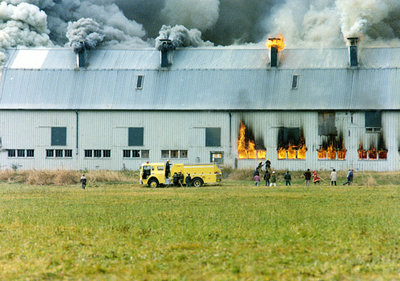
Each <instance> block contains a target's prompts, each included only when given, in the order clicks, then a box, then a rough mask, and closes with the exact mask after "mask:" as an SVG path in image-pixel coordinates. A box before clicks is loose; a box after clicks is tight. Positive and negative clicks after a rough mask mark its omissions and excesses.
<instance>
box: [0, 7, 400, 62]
mask: <svg viewBox="0 0 400 281" xmlns="http://www.w3.org/2000/svg"><path fill="white" fill-rule="evenodd" d="M81 18H92V19H93V20H94V21H95V22H97V23H98V24H99V29H100V30H101V32H102V35H104V38H103V39H102V40H101V41H99V42H98V43H99V44H100V45H101V46H105V47H115V48H142V47H154V45H155V39H154V38H156V37H158V36H159V35H160V34H159V32H160V29H162V27H163V26H164V25H166V26H180V25H182V26H184V27H185V28H186V30H187V31H184V32H183V33H181V34H183V35H184V36H190V35H191V34H192V33H194V32H196V36H198V37H199V36H200V37H201V40H202V41H204V42H207V41H211V42H213V43H214V44H215V45H225V46H227V45H232V44H244V43H259V42H262V41H263V40H265V39H266V37H267V36H275V35H277V34H279V33H282V34H283V35H284V36H285V38H286V43H287V46H288V47H303V46H304V47H310V46H312V47H332V46H334V47H336V46H344V45H345V40H344V37H346V36H362V41H361V42H362V44H366V45H372V44H375V45H382V44H386V45H388V44H389V45H394V44H397V45H400V44H399V42H400V40H399V38H400V1H399V0H286V1H282V0H202V1H198V0H151V1H149V0H2V1H1V5H0V48H3V49H4V48H9V47H17V46H29V47H34V46H44V47H47V46H52V45H55V46H66V45H68V38H67V37H66V33H67V30H68V24H69V23H70V22H77V21H78V20H80V19H81ZM161 32H163V31H161ZM200 32H201V33H200ZM185 40H186V39H185V38H181V41H183V42H185ZM189 41H190V40H189ZM191 42H197V40H193V41H191ZM194 44H195V43H194ZM0 56H1V53H0Z"/></svg>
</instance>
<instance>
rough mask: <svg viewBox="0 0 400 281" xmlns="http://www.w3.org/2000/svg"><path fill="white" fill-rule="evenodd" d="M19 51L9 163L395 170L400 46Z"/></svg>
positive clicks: (4, 110) (10, 67)
mask: <svg viewBox="0 0 400 281" xmlns="http://www.w3.org/2000/svg"><path fill="white" fill-rule="evenodd" d="M162 44H163V45H162V48H160V49H158V50H157V49H137V50H113V49H95V50H88V51H85V52H80V53H78V54H75V53H74V52H73V51H72V50H70V49H62V48H54V49H10V50H8V51H7V61H6V63H5V64H4V66H3V67H2V69H1V85H0V168H1V169H10V168H18V169H111V170H120V169H132V170H136V169H138V167H139V166H140V164H141V163H143V162H146V161H151V162H164V161H166V160H167V159H169V160H170V161H171V162H172V163H174V162H175V163H210V162H216V163H219V164H221V165H225V166H230V167H234V168H254V167H255V166H256V165H257V163H258V162H259V161H265V160H266V159H267V158H268V159H270V161H271V162H272V167H273V168H274V169H290V170H304V169H307V168H310V169H319V170H320V169H332V168H335V169H337V170H345V169H349V168H353V169H356V170H376V171H382V170H400V131H399V128H400V95H399V93H398V91H399V89H400V79H399V77H400V59H398V58H400V48H360V47H359V40H358V38H349V46H348V47H347V48H334V49H291V48H285V46H284V40H283V38H282V37H275V38H270V40H268V42H267V47H266V48H265V47H264V48H254V47H253V48H251V47H249V48H234V47H231V48H227V47H209V48H177V49H175V48H170V47H168V46H169V44H170V43H169V40H164V41H163V42H162Z"/></svg>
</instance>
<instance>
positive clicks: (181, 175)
mask: <svg viewBox="0 0 400 281" xmlns="http://www.w3.org/2000/svg"><path fill="white" fill-rule="evenodd" d="M178 178H179V180H178V183H179V186H180V187H183V180H184V178H185V176H184V175H183V174H182V172H179V173H178Z"/></svg>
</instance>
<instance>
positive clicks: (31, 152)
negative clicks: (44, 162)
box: [26, 149, 35, 157]
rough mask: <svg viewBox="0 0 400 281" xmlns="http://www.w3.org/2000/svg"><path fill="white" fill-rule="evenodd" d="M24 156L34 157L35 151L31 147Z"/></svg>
mask: <svg viewBox="0 0 400 281" xmlns="http://www.w3.org/2000/svg"><path fill="white" fill-rule="evenodd" d="M26 157H35V151H34V150H33V149H27V150H26Z"/></svg>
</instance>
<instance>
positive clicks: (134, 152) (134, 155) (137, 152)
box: [132, 150, 140, 158]
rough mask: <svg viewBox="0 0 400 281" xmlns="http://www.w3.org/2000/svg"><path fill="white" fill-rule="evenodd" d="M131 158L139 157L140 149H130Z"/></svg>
mask: <svg viewBox="0 0 400 281" xmlns="http://www.w3.org/2000/svg"><path fill="white" fill-rule="evenodd" d="M132 157H133V158H140V150H132Z"/></svg>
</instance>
